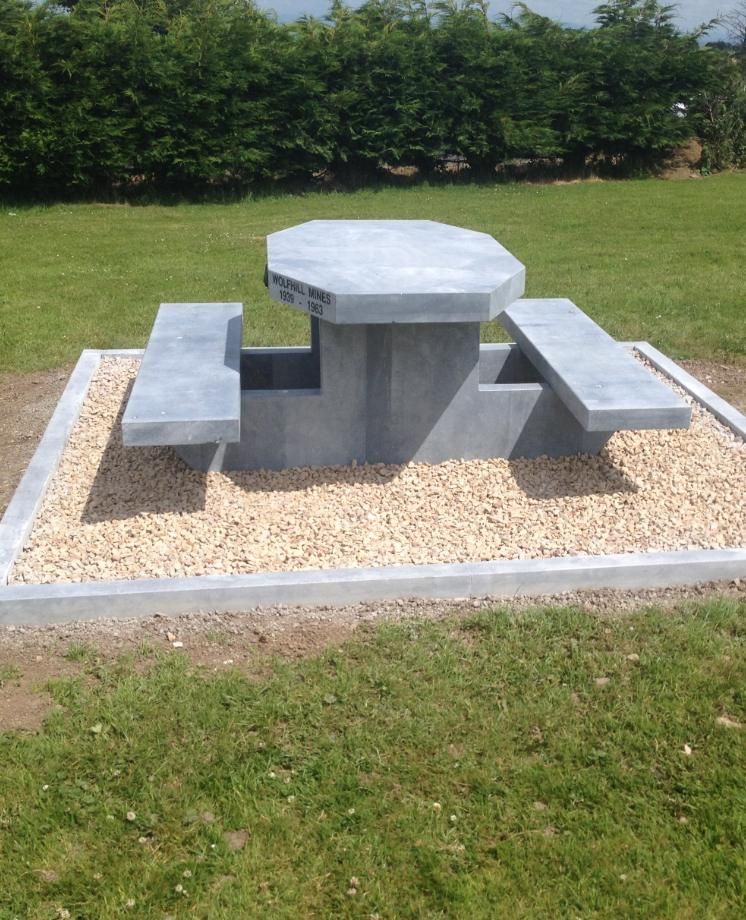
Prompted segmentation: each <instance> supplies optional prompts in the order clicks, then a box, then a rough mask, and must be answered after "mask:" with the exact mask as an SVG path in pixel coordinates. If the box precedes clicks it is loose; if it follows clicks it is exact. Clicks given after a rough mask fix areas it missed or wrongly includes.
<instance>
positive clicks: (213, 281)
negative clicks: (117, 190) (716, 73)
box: [0, 174, 746, 370]
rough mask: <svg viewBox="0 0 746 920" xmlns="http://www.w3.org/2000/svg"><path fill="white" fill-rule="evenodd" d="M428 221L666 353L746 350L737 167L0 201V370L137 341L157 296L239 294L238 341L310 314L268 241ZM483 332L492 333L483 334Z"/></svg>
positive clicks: (288, 333)
mask: <svg viewBox="0 0 746 920" xmlns="http://www.w3.org/2000/svg"><path fill="white" fill-rule="evenodd" d="M315 217H318V218H322V217H323V218H431V219H434V220H441V221H446V222H450V223H453V224H458V225H461V226H465V227H472V228H474V229H477V230H483V231H486V232H488V233H491V234H493V235H494V236H495V237H497V239H499V240H500V241H501V242H502V243H504V244H505V245H506V246H507V247H508V248H509V249H510V250H511V251H512V252H513V253H514V254H515V255H516V256H517V257H518V258H520V259H521V260H522V261H523V262H524V263H525V264H526V266H527V269H528V287H527V294H528V295H529V296H536V297H547V296H566V297H570V298H571V299H572V300H574V301H575V302H576V303H577V304H578V305H579V306H580V307H581V308H583V309H584V310H586V311H587V312H588V313H590V314H591V316H593V317H594V318H595V319H597V320H598V321H599V322H600V323H601V324H602V325H603V326H604V327H605V328H607V329H608V331H609V332H610V333H611V334H612V335H614V336H615V337H618V338H642V339H648V340H649V341H651V342H652V343H653V344H655V345H657V346H659V347H661V348H663V349H664V350H665V351H666V352H668V353H670V354H671V355H672V356H673V357H689V358H705V359H706V358H716V359H721V360H729V361H737V360H739V359H742V358H744V356H746V321H745V317H744V313H745V311H746V281H744V277H745V274H744V273H745V271H746V269H745V268H744V266H746V174H730V175H720V176H715V177H711V178H707V179H701V180H699V181H688V182H664V181H660V180H656V179H648V180H641V181H626V182H595V183H593V182H591V183H580V184H574V185H572V184H571V185H494V186H478V185H474V186H450V187H448V186H437V187H427V186H418V187H414V188H409V189H403V190H402V189H393V188H387V189H383V190H375V191H373V190H371V191H362V192H357V193H352V194H322V193H319V194H308V195H305V196H289V195H288V196H286V197H277V198H264V199H259V200H256V201H251V200H249V201H245V202H243V203H240V204H225V205H179V206H174V207H161V206H146V207H134V206H124V205H58V206H54V207H29V208H10V207H8V206H3V207H0V271H1V273H2V274H1V277H2V284H1V285H0V370H34V369H42V368H47V367H55V366H61V365H64V364H67V363H69V362H71V361H73V360H75V359H76V358H77V356H78V354H79V353H80V351H81V349H83V348H86V347H95V348H99V347H100V348H106V347H125V346H140V345H143V344H144V343H145V341H146V339H147V336H148V333H149V330H150V327H151V324H152V321H153V317H154V315H155V311H156V309H157V306H158V303H159V302H160V301H166V300H172V301H179V300H241V301H243V302H244V303H245V305H246V342H247V344H265V345H267V344H271V345H276V344H297V343H301V342H303V341H304V340H305V338H306V335H307V320H306V318H305V317H304V316H302V315H301V314H298V313H295V312H293V311H291V310H290V309H288V308H283V307H280V306H279V305H278V304H275V303H272V302H271V301H270V300H269V298H268V297H267V294H266V292H265V290H264V287H263V285H262V273H263V267H264V258H265V237H266V235H267V234H268V233H271V232H273V231H275V230H278V229H281V228H284V227H287V226H292V225H293V224H296V223H300V222H302V221H304V220H308V219H310V218H315ZM485 335H486V337H488V338H489V337H499V336H500V330H499V329H496V328H494V327H492V328H487V329H485Z"/></svg>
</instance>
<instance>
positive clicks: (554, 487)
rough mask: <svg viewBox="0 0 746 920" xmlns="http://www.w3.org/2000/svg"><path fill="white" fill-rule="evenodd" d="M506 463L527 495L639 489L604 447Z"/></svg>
mask: <svg viewBox="0 0 746 920" xmlns="http://www.w3.org/2000/svg"><path fill="white" fill-rule="evenodd" d="M509 466H510V472H511V474H512V476H513V479H515V482H516V484H517V486H518V487H519V488H520V489H521V491H522V492H523V493H524V494H525V495H526V496H527V497H528V498H534V499H556V498H574V497H581V496H584V495H618V494H622V493H627V494H632V493H635V492H637V491H638V488H637V485H636V484H635V483H634V482H633V481H632V480H631V479H629V477H628V476H627V475H626V474H625V473H624V471H623V470H620V469H619V468H618V467H617V466H615V465H614V463H613V462H612V461H611V459H610V458H609V456H608V454H607V453H606V452H605V451H602V452H601V453H600V454H598V455H596V456H594V455H590V454H580V455H578V456H575V457H553V458H543V459H541V460H511V461H510V462H509Z"/></svg>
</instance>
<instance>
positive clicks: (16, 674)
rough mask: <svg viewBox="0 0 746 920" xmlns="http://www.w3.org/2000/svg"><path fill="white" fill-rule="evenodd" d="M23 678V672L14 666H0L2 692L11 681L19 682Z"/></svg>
mask: <svg viewBox="0 0 746 920" xmlns="http://www.w3.org/2000/svg"><path fill="white" fill-rule="evenodd" d="M22 676H23V672H22V671H21V669H20V668H19V667H16V665H14V664H2V665H0V690H2V688H3V687H4V686H5V684H7V683H9V682H10V681H14V680H18V679H19V678H21V677H22Z"/></svg>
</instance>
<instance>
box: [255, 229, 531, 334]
mask: <svg viewBox="0 0 746 920" xmlns="http://www.w3.org/2000/svg"><path fill="white" fill-rule="evenodd" d="M525 273H526V270H525V268H524V266H523V265H522V264H521V263H520V262H519V261H518V260H517V259H516V258H515V257H514V256H512V255H511V254H510V253H509V252H508V250H507V249H505V248H504V247H503V246H501V245H500V244H499V243H498V242H497V240H495V239H493V237H491V236H489V235H488V234H486V233H478V232H476V231H474V230H464V229H462V228H461V227H453V226H451V225H450V224H441V223H437V222H436V221H431V220H311V221H308V222H307V223H304V224H299V225H298V226H296V227H290V228H289V229H287V230H280V231H278V232H277V233H272V234H270V235H269V236H268V237H267V286H268V289H269V294H270V297H272V298H273V299H274V300H277V301H280V302H281V303H285V304H287V305H288V306H290V307H293V308H294V309H296V310H302V311H304V312H306V313H309V314H310V315H312V316H316V317H318V318H319V319H323V320H325V321H327V322H332V323H463V322H486V321H487V320H490V319H493V318H494V317H495V316H496V315H497V314H498V313H499V312H501V311H502V310H503V309H504V308H505V307H507V306H508V305H509V304H511V303H513V301H514V300H516V299H518V298H519V297H521V295H522V294H523V290H524V285H525Z"/></svg>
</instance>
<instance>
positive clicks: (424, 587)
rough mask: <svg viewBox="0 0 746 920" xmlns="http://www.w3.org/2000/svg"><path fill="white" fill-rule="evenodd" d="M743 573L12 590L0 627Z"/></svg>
mask: <svg viewBox="0 0 746 920" xmlns="http://www.w3.org/2000/svg"><path fill="white" fill-rule="evenodd" d="M744 575H746V549H724V550H688V551H682V552H669V553H630V554H623V555H616V556H575V557H560V558H557V557H555V558H551V559H529V560H514V561H511V560H500V561H497V562H475V563H458V564H454V565H417V566H415V565H404V566H386V567H382V568H360V569H329V570H315V571H302V572H282V573H271V574H266V575H205V576H195V577H191V578H167V579H143V580H133V581H109V582H88V583H83V584H59V585H13V586H10V587H8V588H3V589H2V590H0V624H13V623H26V624H33V623H55V622H65V621H66V620H72V619H90V618H95V617H116V616H124V617H136V616H147V615H150V614H153V613H164V614H176V613H209V612H212V611H220V612H229V611H241V610H249V609H251V608H253V607H258V606H269V605H276V604H282V605H294V604H296V605H297V604H303V605H315V604H323V605H343V604H352V603H358V602H364V601H380V600H386V599H391V598H407V597H429V598H449V597H469V596H475V597H486V596H492V597H496V598H512V597H517V596H531V595H537V594H561V593H563V592H566V591H579V590H590V589H598V588H618V589H627V590H638V589H642V588H655V587H667V586H673V585H689V584H697V583H699V582H704V581H711V580H715V579H727V578H741V577H743V576H744Z"/></svg>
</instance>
